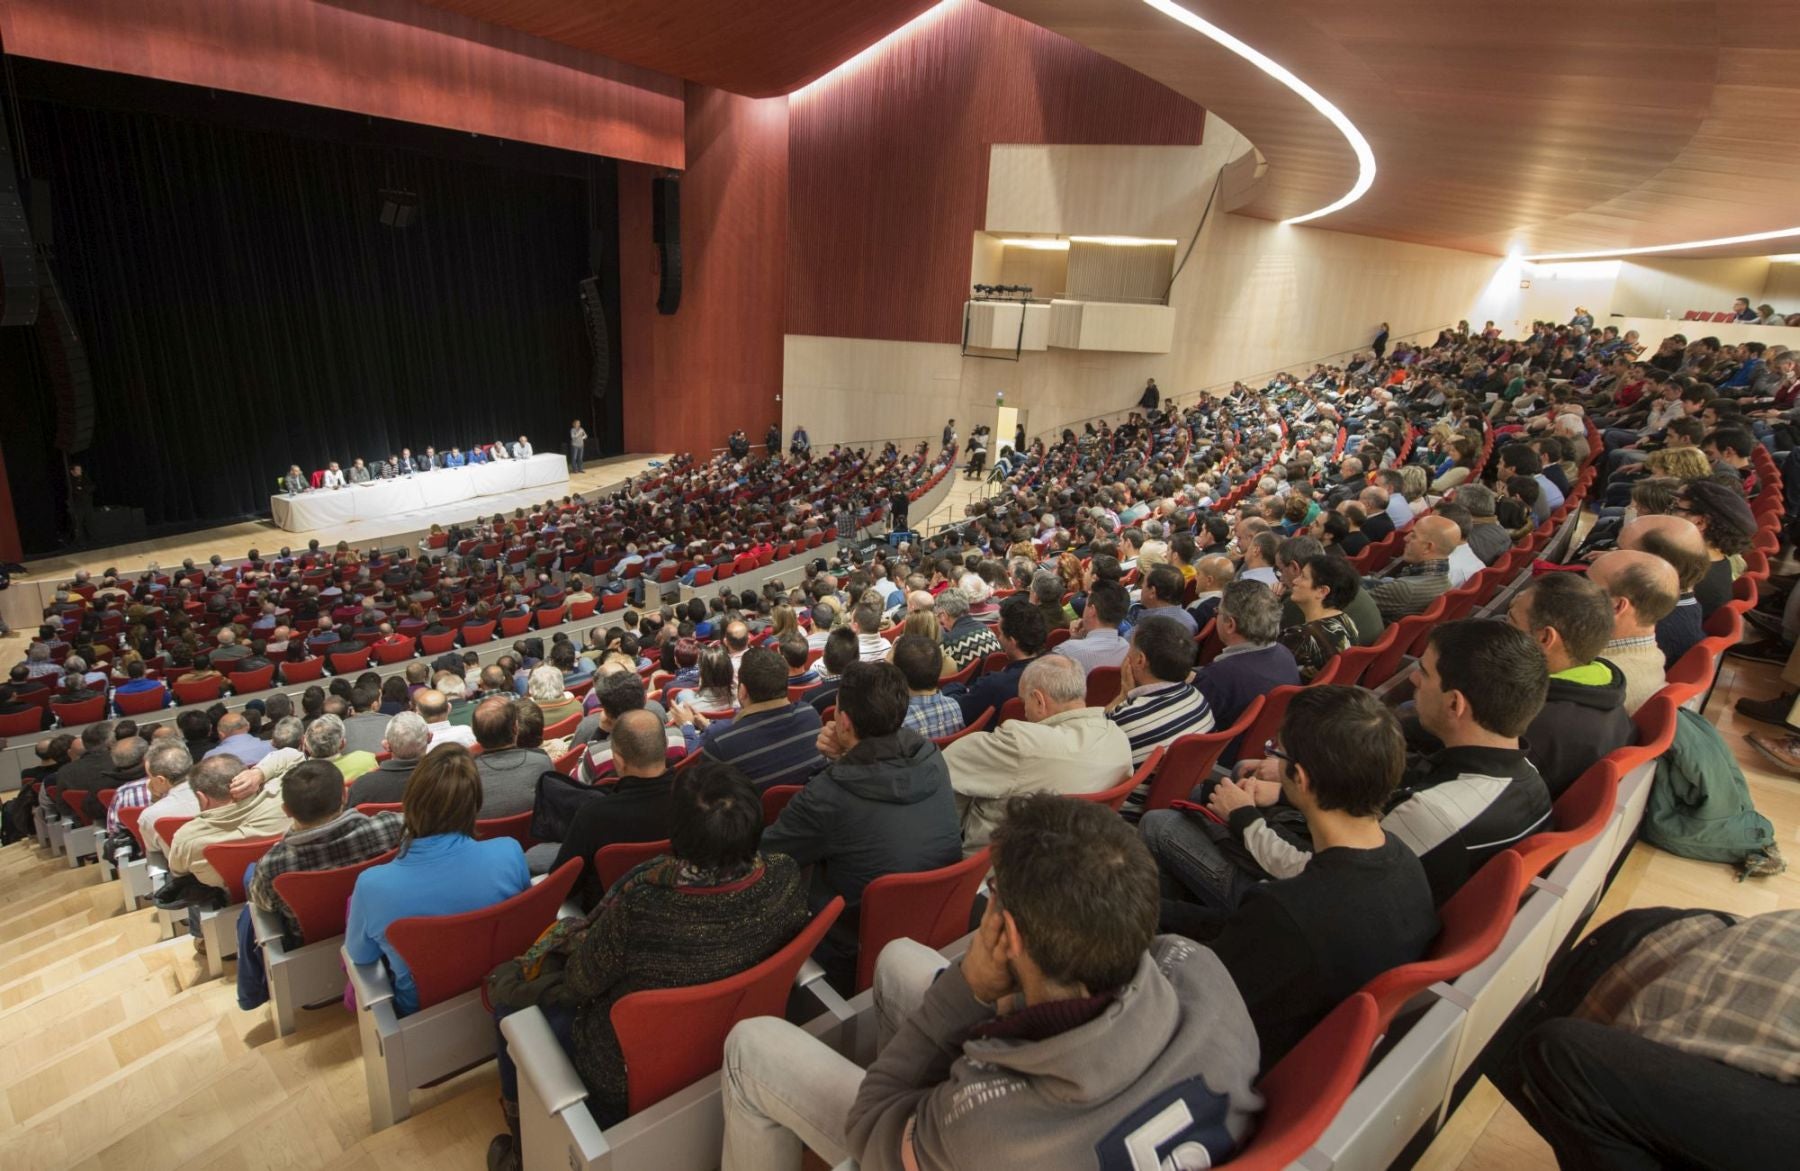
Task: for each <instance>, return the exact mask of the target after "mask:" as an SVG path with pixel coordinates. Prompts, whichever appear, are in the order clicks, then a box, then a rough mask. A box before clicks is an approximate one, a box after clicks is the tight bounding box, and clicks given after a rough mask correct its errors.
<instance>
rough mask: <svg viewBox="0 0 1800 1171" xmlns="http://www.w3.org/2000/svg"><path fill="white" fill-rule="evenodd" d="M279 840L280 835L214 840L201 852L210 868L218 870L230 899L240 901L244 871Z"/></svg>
mask: <svg viewBox="0 0 1800 1171" xmlns="http://www.w3.org/2000/svg"><path fill="white" fill-rule="evenodd" d="M280 840H281V838H280V837H267V838H243V839H241V840H239V841H235V842H214V843H213V844H212V845H210V846H206V847H204V848H203V849H202V850H201V853H203V854H205V855H206V861H207V862H208V863H209V864H210V865H211V866H212V868H213V869H214V870H217V871H218V872H219V877H220V878H221V879H222V880H224V883H225V893H227V894H229V895H230V896H231V901H232V902H234V903H241V902H243V901H244V871H245V870H246V869H248V868H249V866H250V863H252V862H255V861H257V860H258V859H260V858H261V857H262V856H263V855H264V854H267V853H268V852H269V847H270V846H272V845H274V844H275V843H276V842H279V841H280Z"/></svg>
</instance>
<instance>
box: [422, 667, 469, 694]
mask: <svg viewBox="0 0 1800 1171" xmlns="http://www.w3.org/2000/svg"><path fill="white" fill-rule="evenodd" d="M431 685H432V687H433V688H434V689H435V690H437V691H441V692H443V694H444V698H445V699H451V700H454V699H466V698H468V695H469V689H468V687H467V685H465V684H464V682H463V677H462V676H461V675H458V674H455V673H454V672H451V671H439V672H438V674H437V678H436V679H434V680H432V684H431Z"/></svg>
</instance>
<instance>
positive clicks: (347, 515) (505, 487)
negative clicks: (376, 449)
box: [269, 454, 569, 533]
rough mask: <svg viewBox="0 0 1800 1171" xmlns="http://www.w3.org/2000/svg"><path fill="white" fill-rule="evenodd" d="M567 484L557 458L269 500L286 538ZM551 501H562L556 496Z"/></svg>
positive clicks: (563, 461) (561, 462)
mask: <svg viewBox="0 0 1800 1171" xmlns="http://www.w3.org/2000/svg"><path fill="white" fill-rule="evenodd" d="M568 483H569V464H568V461H567V460H566V459H564V457H562V456H561V455H548V454H546V455H534V456H531V457H530V458H528V459H509V460H498V461H496V462H493V463H485V464H475V465H474V466H472V467H463V468H440V469H438V470H437V471H435V472H421V473H419V474H417V475H412V476H401V477H400V478H398V479H394V480H371V481H369V482H368V483H366V484H353V485H350V486H348V487H344V488H330V489H320V490H318V491H314V492H302V493H301V494H300V495H298V496H288V495H286V494H280V495H275V496H271V497H269V512H270V514H271V515H272V516H273V517H274V518H275V523H276V524H277V525H279V526H281V527H282V528H284V529H286V530H287V531H288V532H290V533H303V532H310V531H312V530H314V529H323V528H330V527H332V526H333V525H342V524H346V523H348V522H350V521H356V520H374V519H379V518H381V517H386V516H393V515H395V514H397V513H406V512H420V511H423V510H425V509H431V508H442V507H444V506H446V505H451V504H458V503H461V502H463V501H466V500H476V499H479V498H480V497H483V496H504V495H505V494H507V493H508V492H521V491H524V490H525V489H527V488H545V487H560V488H563V489H566V488H567V487H568ZM552 494H553V495H561V494H562V493H561V492H560V491H559V492H555V493H552Z"/></svg>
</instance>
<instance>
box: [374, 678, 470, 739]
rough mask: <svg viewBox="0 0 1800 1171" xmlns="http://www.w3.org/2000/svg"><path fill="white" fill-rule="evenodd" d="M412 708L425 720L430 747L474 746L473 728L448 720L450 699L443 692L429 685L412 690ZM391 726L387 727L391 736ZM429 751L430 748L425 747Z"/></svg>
mask: <svg viewBox="0 0 1800 1171" xmlns="http://www.w3.org/2000/svg"><path fill="white" fill-rule="evenodd" d="M412 702H413V710H414V711H416V712H418V713H419V718H420V719H422V720H424V721H425V732H426V735H428V736H430V737H431V748H436V747H437V746H438V745H440V744H460V745H462V746H463V747H464V748H473V747H475V729H474V728H471V727H469V726H467V725H466V724H452V723H451V722H450V700H449V699H448V698H447V697H446V696H445V695H444V693H443V692H441V691H438V690H436V689H435V688H431V687H422V688H420V689H419V690H417V691H415V692H413V699H412ZM392 731H393V729H392V727H391V726H390V727H389V734H390V737H391V734H392ZM426 751H430V748H428V749H426Z"/></svg>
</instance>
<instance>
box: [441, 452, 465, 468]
mask: <svg viewBox="0 0 1800 1171" xmlns="http://www.w3.org/2000/svg"><path fill="white" fill-rule="evenodd" d="M468 462H469V461H468V458H467V457H465V456H464V455H463V449H462V448H460V447H452V448H451V449H450V454H449V455H447V456H445V457H444V466H445V467H447V468H460V467H465V466H467V464H468Z"/></svg>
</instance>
